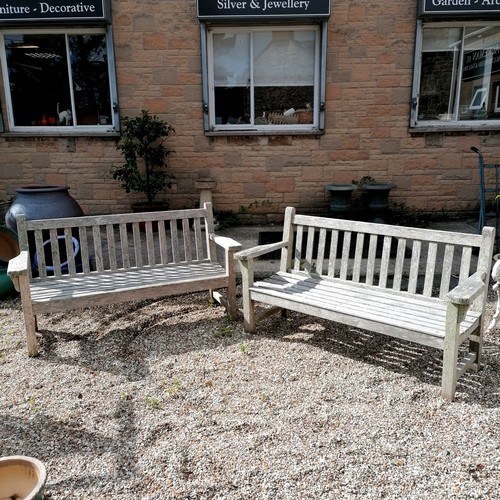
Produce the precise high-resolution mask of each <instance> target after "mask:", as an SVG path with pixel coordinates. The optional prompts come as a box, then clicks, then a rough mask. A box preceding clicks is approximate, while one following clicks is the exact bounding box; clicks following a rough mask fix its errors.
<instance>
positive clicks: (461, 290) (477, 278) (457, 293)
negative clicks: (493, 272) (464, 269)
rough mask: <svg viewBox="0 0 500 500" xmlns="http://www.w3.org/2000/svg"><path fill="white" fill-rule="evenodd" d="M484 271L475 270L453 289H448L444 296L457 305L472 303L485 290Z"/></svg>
mask: <svg viewBox="0 0 500 500" xmlns="http://www.w3.org/2000/svg"><path fill="white" fill-rule="evenodd" d="M485 278H486V273H485V272H481V271H477V272H476V273H474V274H473V275H472V276H469V277H468V278H467V279H466V280H465V281H463V282H462V283H460V284H459V285H457V286H456V287H455V288H454V289H453V290H450V291H449V292H448V293H447V295H446V298H447V299H448V301H449V302H451V303H453V304H458V305H469V304H472V302H473V301H474V299H476V298H477V297H478V296H479V295H480V294H481V293H483V292H484V291H485V290H486V283H485V281H484V280H485Z"/></svg>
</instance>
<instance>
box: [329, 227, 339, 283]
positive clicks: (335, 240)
mask: <svg viewBox="0 0 500 500" xmlns="http://www.w3.org/2000/svg"><path fill="white" fill-rule="evenodd" d="M330 234H331V242H330V255H329V257H328V277H329V278H333V277H334V276H335V267H336V263H337V251H338V247H339V232H338V231H335V230H332V231H331V232H330Z"/></svg>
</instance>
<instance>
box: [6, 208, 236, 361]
mask: <svg viewBox="0 0 500 500" xmlns="http://www.w3.org/2000/svg"><path fill="white" fill-rule="evenodd" d="M17 228H18V237H19V246H20V248H21V250H22V251H21V253H20V255H19V256H18V257H16V258H15V259H13V260H11V261H10V262H9V267H8V274H9V276H10V277H11V279H12V280H13V282H14V285H15V286H16V289H17V290H18V291H20V292H21V301H22V305H23V311H24V316H25V324H26V331H27V337H28V351H29V354H30V355H36V354H37V353H38V347H37V342H36V336H35V331H36V329H37V324H36V315H37V314H40V313H51V312H57V311H65V310H68V309H72V308H80V307H89V306H95V305H104V304H112V303H118V302H125V301H129V300H137V299H148V298H156V297H161V296H168V295H177V294H181V293H188V292H195V291H201V290H209V291H210V295H211V297H212V298H214V299H216V300H218V301H219V302H221V303H223V304H224V305H225V306H226V308H227V310H228V313H229V314H230V315H235V314H236V304H235V286H236V284H235V272H234V257H233V255H234V252H235V251H236V250H238V249H240V248H241V245H239V244H238V243H237V242H235V241H234V240H232V239H230V238H225V237H221V236H216V235H215V234H214V231H213V217H212V208H211V204H209V203H207V204H206V205H205V206H204V208H199V209H189V210H172V211H161V212H146V213H137V214H119V215H102V216H84V217H71V218H64V219H46V220H30V221H26V220H25V218H24V216H22V215H21V216H19V217H18V220H17ZM217 247H221V248H222V253H223V258H219V259H218V256H217ZM219 260H221V261H223V262H222V263H219ZM221 288H226V289H227V293H226V296H225V297H224V296H223V295H222V294H221V293H219V292H218V291H216V290H218V289H221Z"/></svg>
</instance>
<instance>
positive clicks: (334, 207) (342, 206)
mask: <svg viewBox="0 0 500 500" xmlns="http://www.w3.org/2000/svg"><path fill="white" fill-rule="evenodd" d="M325 189H326V191H328V192H329V193H330V196H331V197H332V199H331V201H330V212H332V214H333V215H334V216H335V217H343V216H345V215H346V214H347V213H348V212H349V210H351V194H352V192H353V191H354V190H355V189H357V186H356V185H355V184H328V185H327V186H325Z"/></svg>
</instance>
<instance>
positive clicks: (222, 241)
mask: <svg viewBox="0 0 500 500" xmlns="http://www.w3.org/2000/svg"><path fill="white" fill-rule="evenodd" d="M210 239H211V240H213V241H214V242H215V244H216V245H219V246H220V247H222V248H224V249H225V250H233V251H234V250H239V249H240V248H241V243H238V242H237V241H236V240H233V238H228V237H227V236H217V235H216V234H211V235H210Z"/></svg>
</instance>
